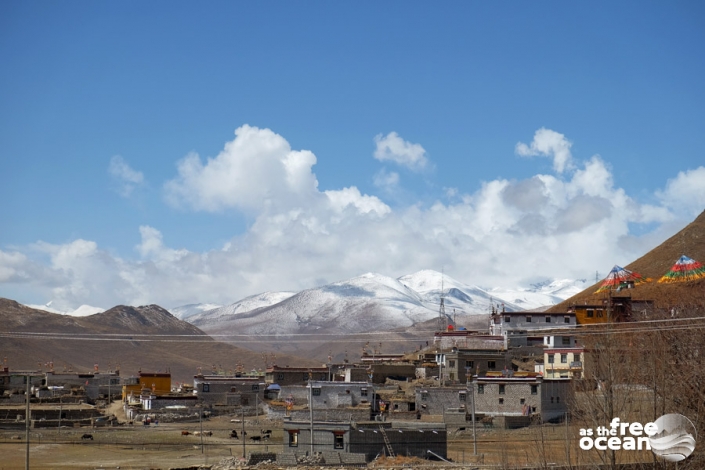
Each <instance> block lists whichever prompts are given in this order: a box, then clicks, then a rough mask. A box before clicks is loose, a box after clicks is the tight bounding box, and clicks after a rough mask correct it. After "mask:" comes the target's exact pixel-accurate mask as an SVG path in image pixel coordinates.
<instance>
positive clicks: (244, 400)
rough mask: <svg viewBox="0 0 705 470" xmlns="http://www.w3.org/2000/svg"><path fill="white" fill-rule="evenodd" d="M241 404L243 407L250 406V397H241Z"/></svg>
mask: <svg viewBox="0 0 705 470" xmlns="http://www.w3.org/2000/svg"><path fill="white" fill-rule="evenodd" d="M240 404H241V405H249V404H250V397H240Z"/></svg>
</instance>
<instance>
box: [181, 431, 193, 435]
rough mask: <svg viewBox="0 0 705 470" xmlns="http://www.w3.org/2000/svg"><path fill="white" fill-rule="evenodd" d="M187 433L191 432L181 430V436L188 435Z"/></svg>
mask: <svg viewBox="0 0 705 470" xmlns="http://www.w3.org/2000/svg"><path fill="white" fill-rule="evenodd" d="M189 434H191V433H190V432H188V431H181V435H182V436H188V435H189Z"/></svg>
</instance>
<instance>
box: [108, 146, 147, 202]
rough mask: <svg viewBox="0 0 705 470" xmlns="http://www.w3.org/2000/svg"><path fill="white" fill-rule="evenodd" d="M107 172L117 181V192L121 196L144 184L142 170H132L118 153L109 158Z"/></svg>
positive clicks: (127, 195)
mask: <svg viewBox="0 0 705 470" xmlns="http://www.w3.org/2000/svg"><path fill="white" fill-rule="evenodd" d="M108 172H109V173H110V175H111V176H112V177H113V179H114V180H115V181H116V182H117V183H118V185H119V188H118V193H119V194H120V195H121V196H123V197H129V196H130V195H131V194H132V191H133V190H134V189H135V188H136V187H138V186H141V185H142V184H144V175H143V174H142V172H141V171H135V170H133V169H132V168H131V167H130V165H128V164H127V162H126V161H125V159H124V158H122V157H121V156H120V155H115V156H113V157H112V158H111V159H110V164H109V165H108Z"/></svg>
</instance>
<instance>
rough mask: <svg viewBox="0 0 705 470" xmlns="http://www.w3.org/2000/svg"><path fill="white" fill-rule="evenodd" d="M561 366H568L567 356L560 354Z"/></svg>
mask: <svg viewBox="0 0 705 470" xmlns="http://www.w3.org/2000/svg"><path fill="white" fill-rule="evenodd" d="M561 364H568V355H567V354H561Z"/></svg>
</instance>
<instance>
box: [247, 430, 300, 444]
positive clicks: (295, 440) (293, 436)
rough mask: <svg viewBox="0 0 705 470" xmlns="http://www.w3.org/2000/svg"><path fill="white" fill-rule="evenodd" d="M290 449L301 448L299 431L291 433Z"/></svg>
mask: <svg viewBox="0 0 705 470" xmlns="http://www.w3.org/2000/svg"><path fill="white" fill-rule="evenodd" d="M243 439H244V438H243ZM289 447H299V431H289Z"/></svg>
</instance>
